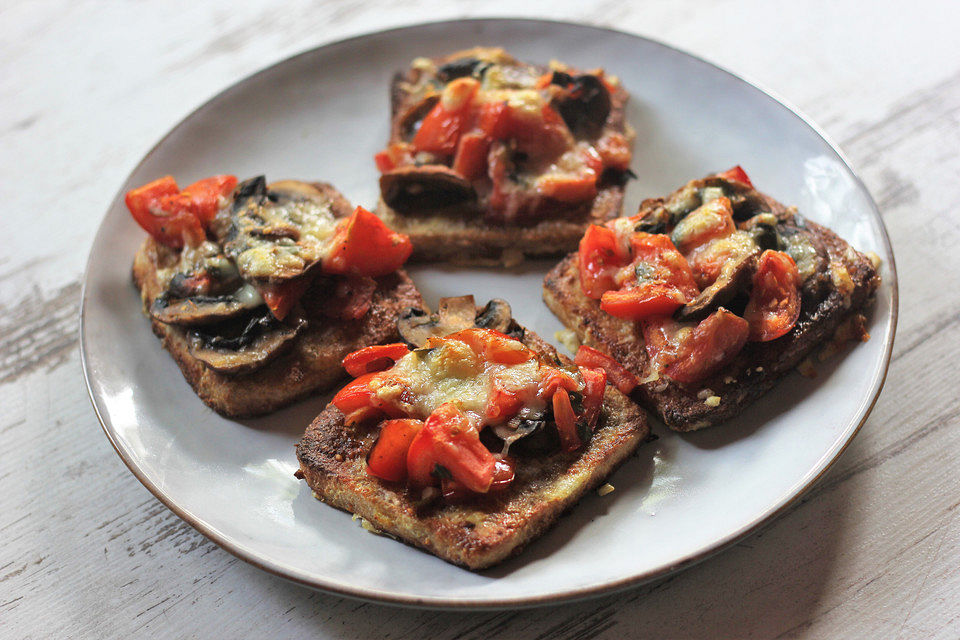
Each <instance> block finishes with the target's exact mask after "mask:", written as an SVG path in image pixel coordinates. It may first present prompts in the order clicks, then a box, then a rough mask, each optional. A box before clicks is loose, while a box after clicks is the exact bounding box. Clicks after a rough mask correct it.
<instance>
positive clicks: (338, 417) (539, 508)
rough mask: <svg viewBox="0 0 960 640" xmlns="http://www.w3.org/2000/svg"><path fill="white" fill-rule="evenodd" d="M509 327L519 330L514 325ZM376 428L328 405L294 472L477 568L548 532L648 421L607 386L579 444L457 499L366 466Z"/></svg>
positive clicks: (353, 508)
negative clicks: (592, 426)
mask: <svg viewBox="0 0 960 640" xmlns="http://www.w3.org/2000/svg"><path fill="white" fill-rule="evenodd" d="M513 329H514V330H521V329H520V328H519V326H518V325H516V323H513ZM511 335H514V333H513V332H511ZM523 342H524V343H525V344H526V345H527V346H528V347H530V348H532V349H534V350H536V351H538V352H541V353H548V354H551V355H554V356H555V355H556V351H555V350H554V349H553V347H551V346H550V345H548V344H547V343H545V342H544V341H543V340H541V339H540V338H539V336H537V335H536V334H534V333H533V332H530V331H526V332H524V338H523ZM377 432H378V431H377V427H376V426H375V425H374V426H365V427H363V426H360V427H358V426H353V427H351V426H347V425H345V424H344V416H343V414H342V413H341V412H340V410H339V409H337V408H336V407H335V406H333V405H332V404H331V405H328V406H327V408H326V409H324V411H323V412H322V413H321V414H320V415H319V416H318V417H317V418H316V419H315V420H314V421H313V423H312V424H311V425H310V427H309V428H308V429H307V431H306V433H305V434H304V436H303V438H302V439H301V440H300V443H299V444H298V445H297V457H298V458H299V460H300V472H299V474H298V475H300V476H301V477H303V478H304V479H305V480H306V482H307V484H308V485H309V486H310V488H311V489H313V491H314V494H315V495H316V497H317V498H319V499H320V500H323V501H324V502H326V503H328V504H330V505H332V506H334V507H337V508H340V509H344V510H346V511H349V512H351V513H354V514H357V515H359V516H361V517H363V518H365V519H366V520H367V521H369V522H370V523H371V524H372V525H373V526H374V527H376V528H377V529H379V530H380V531H382V532H384V533H387V534H389V535H391V536H395V537H396V538H398V539H400V540H402V541H403V542H406V543H407V544H410V545H413V546H416V547H420V548H423V549H426V550H427V551H429V552H431V553H433V554H435V555H437V556H439V557H440V558H443V559H444V560H446V561H448V562H451V563H454V564H457V565H461V566H464V567H467V568H469V569H482V568H485V567H489V566H491V565H494V564H496V563H498V562H501V561H502V560H504V559H505V558H507V557H509V556H512V555H514V554H516V553H518V552H519V551H520V550H521V549H522V548H523V547H524V546H525V545H526V544H527V543H529V542H530V541H531V540H533V539H534V538H536V537H537V536H539V535H540V534H542V533H543V532H544V531H546V530H547V529H548V528H549V527H550V525H551V524H552V523H553V522H554V521H555V520H556V519H557V518H558V517H559V516H560V515H561V514H562V513H563V512H564V511H566V510H568V509H570V508H571V507H572V506H573V505H574V504H576V502H577V501H578V500H579V499H580V498H581V497H582V496H583V495H584V493H585V492H587V491H589V490H590V489H592V488H594V487H596V486H598V485H599V484H600V483H601V482H602V481H603V480H604V478H606V477H607V476H608V475H609V474H610V473H611V472H612V471H613V470H614V469H615V468H616V467H617V466H618V465H620V464H621V463H622V462H623V461H624V460H625V459H626V458H627V457H628V456H629V455H630V454H631V453H632V452H633V451H634V450H635V449H636V448H637V446H638V445H639V444H640V443H641V442H642V441H643V440H644V439H645V438H646V437H647V435H648V434H649V427H648V424H647V420H646V417H645V416H644V414H643V412H642V411H641V410H640V409H639V408H638V407H637V406H636V405H635V404H634V403H633V402H632V401H630V400H629V399H628V398H627V397H626V396H624V395H623V394H621V393H620V392H619V391H617V390H616V389H614V388H613V387H610V386H607V388H606V392H605V395H604V405H603V411H602V414H601V417H600V421H599V423H598V425H597V428H596V430H595V431H594V433H593V437H592V438H591V440H590V442H589V444H588V445H587V446H586V448H585V449H583V450H580V451H576V452H573V453H555V454H553V455H550V456H547V457H544V458H542V459H539V458H538V459H528V458H523V459H522V462H521V463H519V464H518V465H517V468H516V477H515V479H514V481H513V483H512V484H511V486H510V487H509V488H508V489H506V490H505V491H503V492H500V493H496V494H489V495H485V496H479V497H477V498H476V499H475V500H472V501H469V502H463V503H445V502H436V501H434V502H431V503H427V504H423V503H422V502H421V497H420V495H419V494H418V493H415V492H413V491H411V490H407V489H406V488H405V487H404V486H403V485H400V484H393V483H387V482H382V481H380V480H378V479H377V478H375V477H373V476H371V475H370V474H369V473H368V472H367V468H366V456H367V453H368V451H369V450H370V448H371V447H372V446H373V443H374V441H375V439H376V436H377Z"/></svg>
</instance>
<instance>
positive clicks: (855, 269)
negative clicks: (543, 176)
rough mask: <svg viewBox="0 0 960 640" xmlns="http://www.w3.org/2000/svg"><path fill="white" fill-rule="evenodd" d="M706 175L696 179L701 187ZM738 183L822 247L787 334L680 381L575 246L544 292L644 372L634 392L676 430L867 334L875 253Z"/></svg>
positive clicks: (750, 202) (644, 207)
mask: <svg viewBox="0 0 960 640" xmlns="http://www.w3.org/2000/svg"><path fill="white" fill-rule="evenodd" d="M702 182H703V181H694V182H693V183H690V184H696V185H698V186H702V185H701V184H700V183H702ZM688 186H689V185H688ZM734 187H735V190H736V191H737V192H738V194H737V195H736V196H734V200H735V201H736V203H737V205H739V206H744V207H750V206H756V207H759V208H762V209H763V210H765V211H772V212H773V213H774V214H775V215H776V216H777V217H778V219H779V220H780V224H781V225H789V226H790V228H791V231H792V232H795V233H802V234H805V236H806V237H807V238H808V239H809V240H810V241H811V242H812V244H813V245H814V246H816V247H818V251H819V253H820V254H821V255H820V260H819V264H820V267H819V268H818V269H817V272H816V273H815V275H814V276H812V277H811V278H809V279H807V280H806V281H805V283H804V286H803V289H802V293H803V302H802V305H801V312H800V319H799V320H798V321H797V323H796V325H795V326H794V327H793V329H792V330H791V331H790V332H789V333H788V334H786V335H784V336H783V337H781V338H778V339H776V340H772V341H769V342H749V343H747V345H746V346H745V347H744V349H743V350H742V351H741V352H740V354H739V355H738V356H737V357H736V359H735V360H733V361H732V362H731V363H730V364H729V365H728V366H726V367H724V368H722V369H721V370H719V371H717V372H716V373H715V374H713V375H711V376H709V377H708V378H707V379H705V380H702V381H700V382H698V383H695V384H680V383H678V382H676V381H674V380H671V379H670V378H667V377H658V376H657V374H655V373H653V372H651V371H650V366H649V357H648V355H647V351H646V349H645V346H644V340H643V334H642V331H641V328H640V325H639V323H635V322H632V321H629V320H624V319H621V318H616V317H614V316H611V315H609V314H607V313H605V312H604V311H602V310H601V309H600V302H599V300H594V299H591V298H589V297H587V296H586V295H585V294H584V292H583V290H582V288H581V284H580V275H579V259H578V256H577V254H576V253H573V254H570V255H569V256H567V257H566V258H564V259H563V260H561V261H560V263H559V264H558V265H557V266H556V267H554V268H553V269H552V270H551V271H550V272H549V273H548V274H547V276H546V278H545V279H544V285H543V299H544V301H545V302H546V304H547V306H548V307H549V308H550V310H551V311H553V313H554V314H556V316H557V317H558V318H559V319H560V321H561V322H562V323H563V324H564V325H566V326H567V327H568V328H570V329H572V330H573V331H574V332H575V333H576V335H577V337H578V338H579V339H580V341H581V342H582V343H583V344H586V345H588V346H592V347H594V348H596V349H599V350H600V351H603V352H605V353H607V354H608V355H610V356H612V357H613V358H614V359H616V360H618V361H619V362H620V363H621V364H622V365H624V366H625V367H626V368H627V369H629V370H630V371H631V372H633V373H634V374H635V375H637V376H638V377H639V378H640V379H641V381H642V382H641V384H639V385H638V386H637V387H636V389H635V390H634V391H633V392H632V394H631V395H632V397H633V398H634V399H635V400H637V401H638V402H640V403H641V404H642V405H643V406H645V407H647V408H648V409H650V410H651V411H654V412H656V413H657V415H658V416H659V417H660V418H661V419H662V420H663V421H664V423H666V424H667V426H669V427H670V428H672V429H675V430H677V431H693V430H696V429H701V428H703V427H707V426H710V425H713V424H717V423H719V422H723V421H724V420H727V419H729V418H731V417H733V416H736V415H737V414H739V413H740V412H742V411H743V410H744V409H745V408H746V407H747V406H748V405H749V404H750V403H751V402H753V401H754V400H756V399H757V398H759V397H760V396H761V395H762V394H764V393H765V392H767V391H768V390H770V389H771V388H772V387H773V386H774V385H775V384H776V382H777V381H778V380H779V379H780V378H782V377H783V376H784V375H786V374H787V373H789V372H790V371H791V370H793V369H794V368H796V367H797V366H798V365H799V364H800V363H801V362H802V361H803V360H804V359H805V358H806V357H807V356H808V355H809V354H810V353H811V352H812V351H813V350H814V349H816V347H817V346H818V345H821V344H824V343H825V342H827V341H829V340H831V339H832V338H833V337H834V336H835V335H838V336H839V335H844V337H846V338H847V339H852V338H860V339H863V338H864V337H865V336H866V332H865V330H864V329H863V316H862V315H861V313H860V312H861V310H862V309H863V308H864V306H865V305H867V304H868V302H869V301H870V300H871V298H872V295H873V293H874V291H875V290H876V288H877V286H878V285H879V282H880V279H879V276H878V275H877V270H876V268H875V267H874V265H873V263H872V262H871V261H870V259H869V258H867V257H866V256H865V255H863V254H862V253H859V252H858V251H856V250H855V249H853V248H852V247H851V246H850V245H849V244H847V243H846V242H845V241H844V240H842V239H841V238H840V237H839V236H837V235H836V234H835V233H833V232H832V231H830V230H829V229H827V228H825V227H823V226H821V225H818V224H816V223H815V222H811V221H809V220H805V219H803V218H802V217H801V216H799V215H798V214H797V213H796V210H795V209H793V208H787V207H784V206H783V205H781V204H779V203H777V202H776V201H774V200H772V199H771V198H769V197H768V196H765V195H763V194H760V193H758V192H756V191H754V190H753V189H747V188H746V187H745V186H741V185H734ZM682 192H683V190H682V189H681V190H678V191H677V192H675V194H674V195H673V196H671V197H672V198H673V197H676V196H677V195H678V194H681V193H682ZM664 203H665V200H664V199H652V200H647V201H645V202H644V203H642V204H641V208H640V215H642V216H646V215H647V214H652V213H654V212H656V211H658V210H662V208H663V206H664ZM747 216H748V214H746V213H745V214H743V217H747ZM717 400H719V403H717Z"/></svg>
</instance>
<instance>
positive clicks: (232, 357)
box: [187, 312, 307, 375]
mask: <svg viewBox="0 0 960 640" xmlns="http://www.w3.org/2000/svg"><path fill="white" fill-rule="evenodd" d="M306 324H307V322H306V320H304V319H303V318H296V319H294V320H292V321H289V322H287V323H281V322H280V321H278V320H277V319H276V318H274V317H273V315H272V314H270V313H269V312H266V313H264V314H262V315H256V316H253V317H251V318H250V319H249V320H247V321H246V323H245V324H242V328H241V325H240V324H237V323H233V326H231V327H228V328H227V327H223V328H221V331H218V332H217V333H215V334H208V333H204V332H201V331H199V330H192V331H190V332H189V333H188V334H187V340H188V347H189V350H190V355H192V356H193V357H195V358H197V359H198V360H200V361H201V362H203V363H205V364H206V365H207V366H209V367H210V368H211V369H214V370H215V371H219V372H220V373H225V374H231V375H237V374H241V373H249V372H251V371H255V370H256V369H259V368H261V367H263V366H264V365H266V364H267V363H268V362H270V361H271V360H273V359H274V358H276V357H277V356H280V355H281V354H283V353H284V352H285V351H287V350H288V349H289V348H290V347H291V346H293V342H294V340H295V339H296V337H297V335H298V334H299V333H300V332H301V331H302V330H303V328H304V327H305V326H306ZM237 328H239V331H237V330H236V329H237ZM230 329H233V331H230ZM231 333H232V334H233V335H231Z"/></svg>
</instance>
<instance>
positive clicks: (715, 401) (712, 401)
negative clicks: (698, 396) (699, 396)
mask: <svg viewBox="0 0 960 640" xmlns="http://www.w3.org/2000/svg"><path fill="white" fill-rule="evenodd" d="M703 404H705V405H707V406H708V407H716V406H719V405H720V396H710V397H709V398H707V399H706V400H704V401H703Z"/></svg>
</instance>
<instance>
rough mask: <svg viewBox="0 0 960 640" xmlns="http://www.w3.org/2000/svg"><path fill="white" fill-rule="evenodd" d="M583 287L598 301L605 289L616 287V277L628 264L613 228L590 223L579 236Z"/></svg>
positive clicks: (581, 284) (586, 292)
mask: <svg viewBox="0 0 960 640" xmlns="http://www.w3.org/2000/svg"><path fill="white" fill-rule="evenodd" d="M578 255H579V258H580V287H581V288H582V289H583V292H584V294H586V295H587V297H589V298H593V299H595V300H597V299H599V298H600V296H602V295H603V293H604V292H605V291H609V290H610V289H616V287H617V285H616V282H615V281H614V276H615V275H616V273H617V271H618V270H619V269H620V268H621V267H622V266H623V265H624V264H625V263H626V260H624V258H623V256H622V254H621V252H620V249H619V244H618V243H617V235H616V233H615V232H614V231H613V229H609V228H607V227H601V226H599V225H595V224H593V225H590V226H589V227H587V232H586V233H585V234H584V235H583V238H581V239H580V249H579V252H578Z"/></svg>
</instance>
